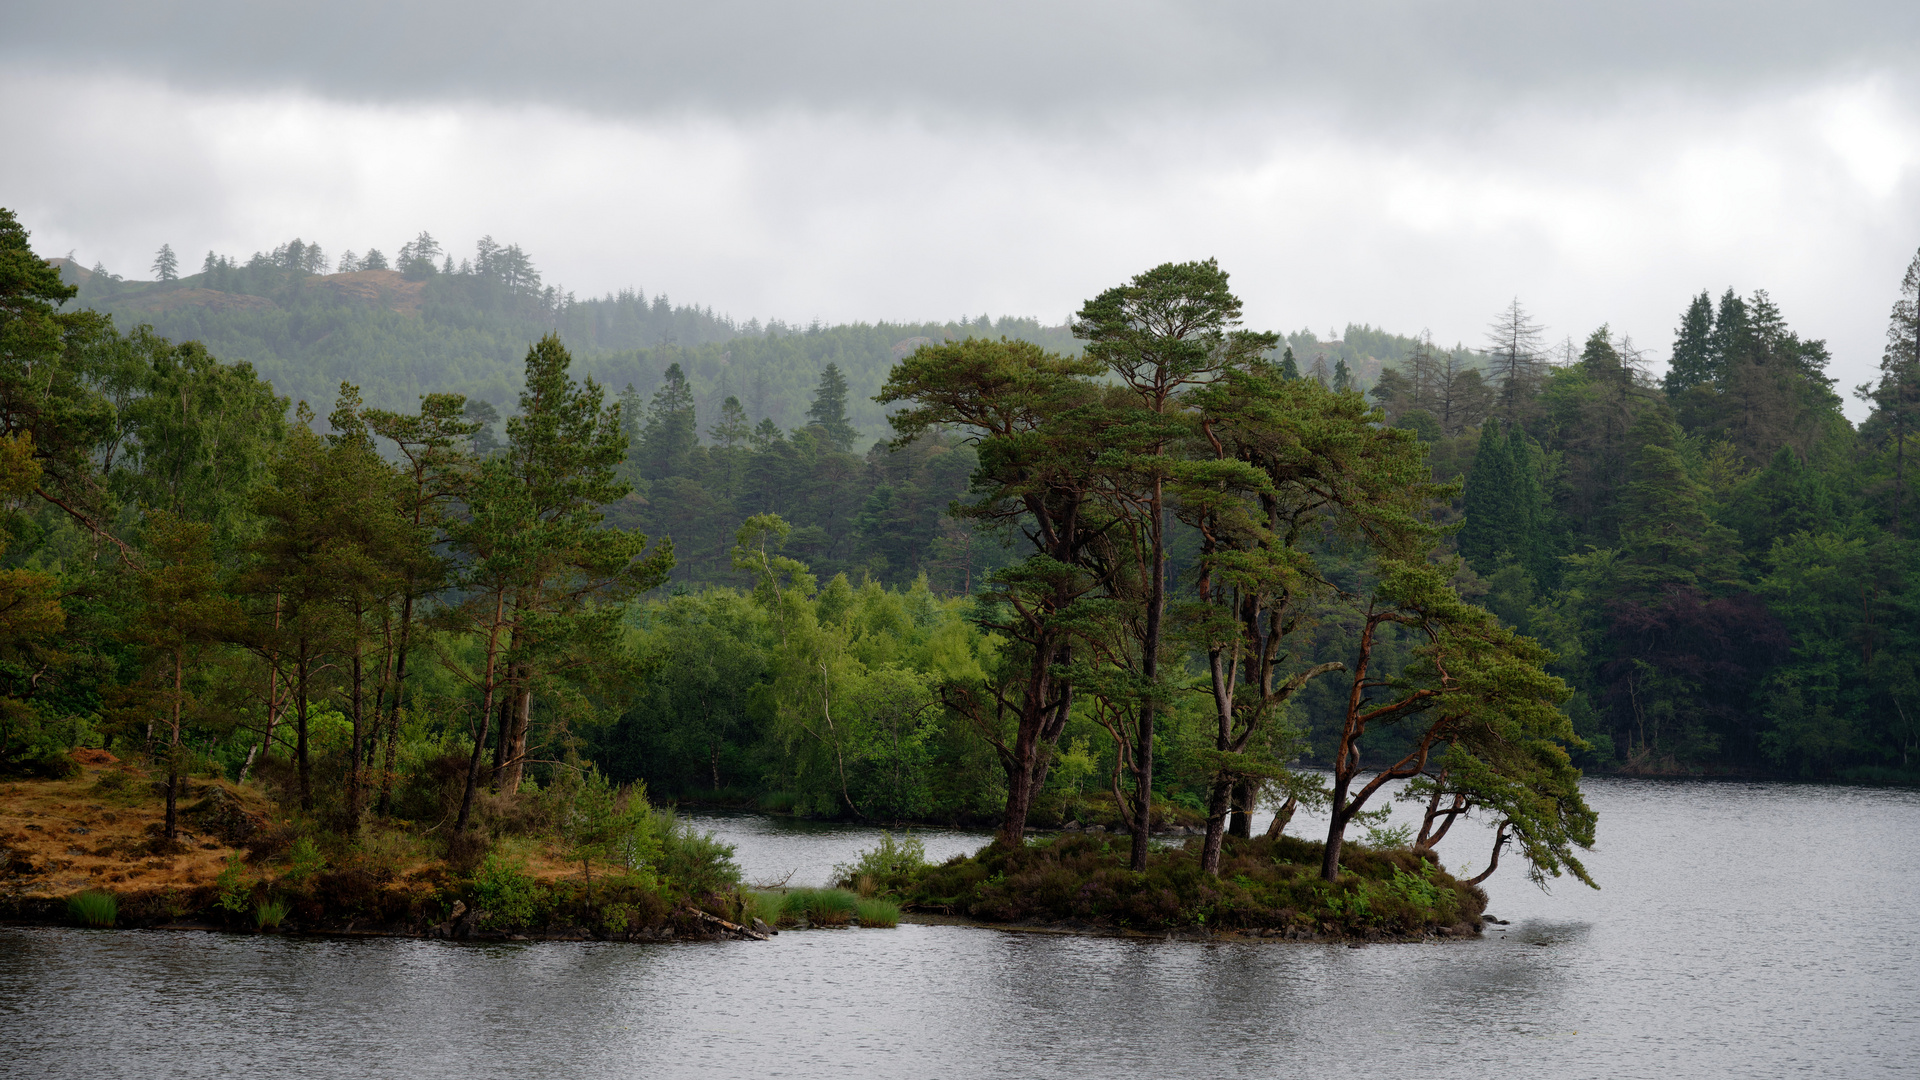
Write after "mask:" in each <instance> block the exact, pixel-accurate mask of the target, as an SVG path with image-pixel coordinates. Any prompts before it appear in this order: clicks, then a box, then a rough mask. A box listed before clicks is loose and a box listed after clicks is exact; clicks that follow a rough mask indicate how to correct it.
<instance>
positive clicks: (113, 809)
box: [0, 751, 746, 940]
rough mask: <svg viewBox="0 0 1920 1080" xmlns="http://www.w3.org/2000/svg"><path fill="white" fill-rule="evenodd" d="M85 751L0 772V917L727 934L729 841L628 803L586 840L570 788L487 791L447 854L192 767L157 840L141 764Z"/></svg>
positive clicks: (735, 912)
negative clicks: (34, 774)
mask: <svg viewBox="0 0 1920 1080" xmlns="http://www.w3.org/2000/svg"><path fill="white" fill-rule="evenodd" d="M90 753H91V756H90V757H89V758H88V760H86V761H84V762H82V763H80V767H79V768H78V769H77V770H70V775H67V776H65V777H62V778H60V779H18V780H12V781H0V918H5V919H10V920H14V921H25V922H48V923H64V924H71V925H83V926H94V927H108V926H118V927H151V926H168V925H174V926H195V927H203V928H219V929H228V930H236V931H276V930H277V931H299V932H319V933H353V934H394V935H419V936H436V937H452V938H482V939H484V938H503V937H514V936H520V937H555V938H601V939H625V940H661V939H668V938H685V937H708V936H715V935H722V936H724V935H727V934H731V933H734V931H731V930H729V929H728V928H727V927H726V926H725V925H724V924H725V923H731V922H733V921H735V920H736V919H738V918H739V917H740V915H741V912H742V911H743V910H744V904H745V896H746V894H745V892H744V891H743V890H742V889H741V888H740V884H739V881H740V875H739V870H738V869H737V867H735V866H734V864H733V862H732V849H731V848H730V847H728V846H726V845H724V844H720V843H718V842H716V841H714V840H713V839H712V838H711V837H707V836H702V835H699V834H697V833H694V832H693V831H691V830H690V829H688V828H686V827H685V826H684V825H683V824H681V823H678V822H676V821H674V820H673V819H672V818H671V816H670V815H666V814H662V813H658V812H650V811H648V810H647V808H646V806H645V803H644V800H643V799H642V801H640V802H638V803H632V802H631V801H630V802H629V804H628V805H627V806H626V807H625V809H624V810H623V816H622V818H621V820H623V821H626V822H627V823H628V826H627V831H625V832H623V833H619V834H617V835H611V834H609V833H608V831H607V830H606V829H604V828H602V829H601V830H600V832H599V833H596V834H595V835H594V837H593V840H594V843H593V844H592V845H591V846H588V845H587V844H586V843H585V842H584V841H582V839H581V829H580V827H579V825H578V818H579V814H578V812H577V800H576V801H575V802H573V803H564V804H563V803H562V802H561V801H560V800H559V799H558V797H557V796H556V795H555V794H554V793H552V792H538V791H523V792H522V793H519V794H517V795H515V796H512V797H503V796H494V797H491V798H490V799H489V800H488V801H487V806H486V808H485V810H486V812H485V813H484V814H482V815H481V816H482V820H483V825H484V828H483V829H482V830H481V831H480V832H479V833H477V834H476V835H475V837H474V839H473V842H471V843H469V844H465V845H462V850H461V852H460V856H461V857H460V858H457V859H449V858H448V857H447V844H446V841H445V838H444V836H443V835H441V834H440V832H439V831H438V830H437V829H436V828H435V826H433V825H432V824H431V823H429V824H426V825H420V824H417V823H414V822H410V821H405V820H399V819H381V818H376V817H369V818H368V819H367V820H365V821H363V822H361V823H360V825H359V828H358V829H356V830H353V831H352V832H351V833H350V834H349V833H346V832H343V831H342V830H339V829H338V828H328V827H327V823H326V822H325V821H323V820H322V819H320V818H318V817H316V816H313V815H302V814H301V813H299V812H298V811H297V810H295V809H292V808H290V807H289V806H288V805H287V803H286V802H284V801H283V800H281V799H279V798H276V797H275V796H276V794H278V793H277V792H276V791H275V790H274V789H273V787H272V785H270V784H245V785H241V784H234V783H232V782H230V781H227V780H224V779H219V778H214V777H198V778H195V779H193V780H191V781H190V782H189V783H188V784H187V786H186V793H185V797H184V798H183V799H182V801H181V815H180V828H179V831H178V835H177V836H176V837H174V838H171V839H169V838H168V837H167V836H166V835H165V829H164V825H163V822H164V819H165V804H164V801H163V796H162V795H161V794H160V793H159V792H158V791H156V790H155V787H156V785H155V782H154V777H153V776H152V775H151V774H150V771H149V770H148V769H146V768H144V767H143V766H142V765H141V764H139V763H138V762H132V761H119V760H116V759H114V758H113V757H112V756H111V755H105V754H101V753H100V752H98V751H93V752H90ZM637 798H642V797H640V796H639V795H637V794H635V795H632V796H630V800H631V799H637ZM627 810H630V811H632V812H631V813H627V812H626V811H627ZM716 919H717V920H720V921H718V922H716V921H715V920H716Z"/></svg>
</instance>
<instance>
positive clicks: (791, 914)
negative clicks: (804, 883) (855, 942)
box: [780, 889, 860, 927]
mask: <svg viewBox="0 0 1920 1080" xmlns="http://www.w3.org/2000/svg"><path fill="white" fill-rule="evenodd" d="M859 903H860V898H859V897H857V896H855V895H854V894H852V893H850V892H848V891H847V890H845V889H795V890H793V891H792V892H790V893H788V894H787V899H786V902H785V903H783V904H782V905H781V908H780V921H781V924H782V925H784V926H795V925H798V924H799V923H800V922H801V921H802V920H805V922H806V923H807V925H809V926H814V927H840V926H845V925H847V924H848V923H850V922H852V921H853V917H854V913H855V912H856V911H857V910H858V908H859Z"/></svg>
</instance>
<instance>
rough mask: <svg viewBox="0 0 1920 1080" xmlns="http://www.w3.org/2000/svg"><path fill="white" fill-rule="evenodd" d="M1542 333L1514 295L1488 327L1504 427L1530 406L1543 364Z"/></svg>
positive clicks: (1511, 423)
mask: <svg viewBox="0 0 1920 1080" xmlns="http://www.w3.org/2000/svg"><path fill="white" fill-rule="evenodd" d="M1543 333H1544V330H1543V328H1542V327H1541V325H1540V324H1539V323H1536V322H1534V321H1533V318H1532V316H1530V315H1528V314H1527V312H1526V309H1525V308H1522V307H1521V306H1520V298H1519V297H1517V296H1516V297H1514V299H1513V302H1512V303H1511V304H1509V305H1508V306H1507V309H1506V310H1505V311H1502V312H1501V313H1500V316H1499V318H1497V319H1495V320H1494V321H1493V325H1492V326H1491V327H1489V328H1488V331H1487V342H1488V345H1489V346H1490V348H1489V349H1488V351H1489V352H1490V353H1491V354H1492V356H1493V373H1494V377H1495V378H1496V379H1497V380H1498V381H1499V388H1500V402H1499V409H1498V411H1499V413H1500V417H1501V419H1503V420H1505V421H1506V422H1507V426H1508V427H1513V426H1514V425H1515V424H1517V423H1518V422H1519V421H1520V419H1521V416H1522V414H1524V413H1525V412H1527V410H1528V409H1529V408H1530V407H1531V406H1532V402H1533V398H1534V388H1535V387H1536V386H1537V385H1538V384H1539V381H1540V375H1541V369H1542V368H1544V367H1545V366H1546V358H1545V355H1544V354H1543V352H1542V348H1541V340H1542V337H1541V335H1542V334H1543Z"/></svg>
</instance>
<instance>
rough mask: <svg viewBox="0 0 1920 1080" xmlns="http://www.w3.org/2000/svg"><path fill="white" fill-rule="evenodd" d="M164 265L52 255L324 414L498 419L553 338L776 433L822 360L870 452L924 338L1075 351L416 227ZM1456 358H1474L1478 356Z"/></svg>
mask: <svg viewBox="0 0 1920 1080" xmlns="http://www.w3.org/2000/svg"><path fill="white" fill-rule="evenodd" d="M172 258H173V256H172V253H171V251H170V250H167V251H165V252H163V254H162V255H161V256H160V258H159V260H157V262H156V266H155V267H154V268H153V271H152V272H154V273H156V274H157V275H158V277H159V280H147V281H140V280H129V279H128V278H126V277H122V276H121V275H117V274H114V273H111V272H110V271H108V269H107V268H106V267H104V266H95V267H94V268H93V269H92V270H86V269H82V268H81V267H80V266H78V265H77V264H75V263H74V262H72V261H71V260H67V259H55V260H53V261H54V262H55V263H56V264H57V265H59V266H60V268H61V273H62V276H63V277H64V278H65V280H66V281H67V283H68V284H71V285H77V286H78V287H79V288H80V295H79V297H78V298H77V303H78V305H79V306H82V307H88V308H92V309H94V310H97V311H102V312H105V313H107V314H110V315H112V316H113V318H114V321H115V323H116V324H117V325H118V327H119V328H120V330H121V331H122V332H127V331H131V330H132V329H133V328H134V327H136V326H139V325H141V324H150V325H151V326H152V327H153V328H154V331H155V332H156V333H158V334H160V335H161V336H162V337H166V338H169V339H171V340H174V341H200V342H202V343H204V344H205V345H206V346H207V349H208V351H210V352H211V353H212V354H213V355H215V356H218V357H220V358H221V359H223V360H227V361H240V360H244V361H247V362H249V363H251V364H252V365H253V367H254V370H255V371H257V372H259V373H260V375H261V376H262V377H264V378H265V379H266V380H267V381H268V382H270V383H272V384H273V386H274V388H275V389H277V390H278V391H279V392H280V393H282V394H285V395H287V396H288V397H290V398H291V399H292V400H294V401H306V402H308V403H309V404H310V405H312V406H313V407H314V408H315V409H316V411H319V412H322V413H324V412H325V411H326V408H327V407H328V404H329V403H331V402H332V401H333V398H334V395H335V394H336V393H337V391H338V389H339V386H340V383H341V382H342V381H345V382H349V383H352V384H354V385H356V386H358V387H359V388H360V391H361V394H362V395H363V396H364V397H365V399H366V401H367V402H368V403H369V404H371V405H374V406H376V407H381V408H392V409H410V408H412V407H413V405H414V403H415V402H416V401H417V400H418V399H419V396H420V395H421V394H426V393H434V392H451V393H458V394H464V395H466V396H467V397H469V398H474V399H480V400H485V401H488V402H491V403H492V404H493V405H494V406H496V407H497V408H499V409H500V410H501V411H502V412H505V411H508V407H509V406H510V405H511V403H512V402H513V400H514V396H515V395H516V394H517V393H518V392H519V389H520V377H521V361H522V359H523V358H524V356H525V354H526V350H527V346H528V345H529V344H531V343H532V342H533V341H535V340H537V339H538V338H539V337H541V336H542V335H543V334H546V333H549V332H557V333H558V334H559V335H560V338H561V340H563V341H565V342H566V343H567V346H568V348H569V349H570V350H572V352H573V354H574V356H575V358H576V363H577V364H578V366H579V370H580V371H581V372H582V373H583V374H588V375H592V376H593V377H594V378H595V379H597V380H598V381H600V382H601V383H603V384H605V385H607V386H608V387H610V388H611V389H612V390H614V391H615V392H618V391H621V390H623V389H624V388H625V387H627V386H629V385H631V386H632V387H633V388H634V389H635V390H636V391H638V392H639V393H640V394H641V395H643V396H646V395H651V394H652V393H653V392H654V391H655V390H656V389H658V388H659V387H660V385H661V383H662V381H663V378H664V373H665V372H666V370H667V369H668V368H669V367H671V366H672V365H674V364H676V363H677V364H679V365H680V368H681V370H682V372H683V373H684V374H685V377H686V380H687V386H688V388H689V389H690V390H691V392H692V394H693V402H694V404H695V407H696V410H697V412H698V414H699V415H700V416H701V417H702V418H703V419H704V418H711V417H717V416H718V415H719V412H720V406H721V405H722V404H723V403H724V402H725V401H726V399H727V398H728V397H738V398H739V399H740V402H741V404H742V405H743V406H744V407H745V408H746V410H747V415H748V418H749V420H751V421H753V422H755V423H757V422H759V421H760V420H762V419H770V420H772V421H773V422H774V424H776V425H778V426H779V427H781V428H783V429H792V428H795V427H799V426H802V425H803V424H804V423H805V419H806V414H807V409H808V406H809V404H810V402H811V400H812V395H813V391H814V389H815V386H816V384H817V382H818V380H819V377H820V373H821V372H822V371H823V370H824V369H825V368H826V366H827V365H828V364H833V365H835V366H836V367H838V369H839V370H840V373H841V374H842V376H843V377H844V378H845V379H846V380H847V385H848V400H847V418H848V421H849V422H850V423H851V424H852V425H853V427H854V429H855V430H857V431H858V432H860V434H861V437H862V438H863V439H865V440H867V441H869V442H870V441H872V440H876V439H883V438H887V437H889V435H890V432H889V430H888V428H887V423H886V417H885V414H884V412H883V411H882V410H881V408H880V406H878V405H877V404H875V403H874V401H873V400H872V399H873V395H874V393H876V392H877V391H878V390H879V388H880V385H881V383H882V382H883V381H885V379H886V373H887V371H888V370H889V369H890V368H891V367H892V366H893V365H894V364H895V363H896V362H898V361H899V360H900V358H901V357H903V356H905V355H906V354H907V353H909V352H911V351H913V349H914V348H915V347H917V346H919V345H921V344H925V343H929V342H938V341H949V340H955V339H959V338H965V337H970V336H975V335H980V336H993V337H999V336H1006V337H1010V338H1014V339H1017V340H1022V341H1031V342H1034V343H1036V344H1039V345H1043V346H1045V347H1046V348H1049V349H1052V350H1055V351H1058V352H1065V353H1078V352H1079V350H1080V343H1079V342H1077V341H1075V340H1074V338H1073V335H1072V334H1071V333H1070V332H1069V331H1068V329H1067V327H1065V326H1064V325H1062V326H1042V325H1041V324H1040V322H1039V321H1038V320H1037V319H1032V318H1009V317H1002V318H997V319H996V318H990V317H988V316H986V315H981V316H976V317H973V318H965V317H963V318H962V319H957V320H953V321H948V322H925V323H893V322H879V323H852V324H842V325H836V326H822V325H819V324H814V325H811V326H806V327H798V326H790V325H787V324H785V323H782V322H780V321H778V320H774V321H771V322H766V323H762V322H760V321H759V320H758V319H748V320H747V321H745V322H737V321H735V320H734V319H733V318H731V317H729V316H727V315H723V314H716V313H715V312H714V310H713V309H712V308H711V307H701V306H695V305H691V304H676V303H674V302H673V301H672V300H670V299H669V298H668V297H667V296H666V295H664V294H656V295H654V296H652V297H648V296H647V294H646V293H645V291H644V290H640V289H632V290H623V291H621V292H618V293H612V294H609V295H606V296H602V297H598V298H590V299H584V300H583V299H579V298H577V297H575V296H574V295H573V294H572V293H571V292H568V291H565V290H564V289H562V288H560V287H557V286H553V285H548V284H546V283H545V281H544V278H543V275H542V274H541V272H540V270H539V268H538V267H537V266H536V265H535V264H534V262H533V260H532V258H531V257H530V256H528V255H527V253H526V252H524V251H522V250H521V249H520V248H519V247H518V246H517V245H507V246H504V247H503V246H501V245H499V244H496V243H494V242H493V241H492V240H491V238H488V239H483V240H481V241H480V242H479V244H478V245H477V246H476V248H475V251H474V254H473V255H472V256H469V257H466V258H462V259H460V260H458V261H455V259H454V258H453V256H452V255H450V254H449V253H447V252H445V251H444V250H442V249H441V248H440V245H439V244H438V243H437V242H435V241H434V240H433V238H432V237H431V236H429V235H427V234H424V233H423V234H421V236H419V237H416V238H415V239H414V240H412V241H409V242H408V243H407V244H406V245H403V246H402V247H401V249H400V254H399V255H398V256H397V257H396V258H395V259H393V260H389V259H388V258H387V257H386V256H384V255H383V254H382V253H380V252H379V251H369V252H367V253H366V254H365V255H364V256H360V255H355V253H353V252H351V251H348V252H345V253H344V254H343V255H342V256H341V257H340V258H339V259H338V260H332V259H329V258H328V257H327V255H326V253H325V252H324V251H323V249H321V247H320V246H319V245H317V244H307V243H304V242H302V241H300V240H298V239H295V240H292V241H289V242H287V243H285V244H282V245H280V246H279V247H277V248H275V249H274V250H273V251H269V252H256V253H255V254H254V255H253V256H252V257H250V258H248V259H247V260H245V261H244V262H242V261H240V260H237V259H233V258H229V257H224V256H220V255H216V254H214V253H212V252H209V253H208V254H207V256H206V258H205V260H204V261H203V262H202V264H201V267H200V270H199V271H198V272H196V273H191V274H181V273H179V272H178V271H179V270H180V269H181V268H180V267H179V266H178V263H177V260H176V261H175V262H174V263H173V265H172V266H171V267H169V266H168V265H167V260H169V259H172ZM1328 334H1329V336H1328V338H1326V339H1322V338H1319V337H1318V336H1316V335H1315V334H1314V333H1313V332H1312V331H1309V330H1300V331H1296V332H1294V333H1291V334H1288V335H1287V336H1286V342H1287V345H1288V347H1290V348H1292V349H1293V350H1294V353H1295V355H1296V356H1297V357H1298V362H1299V367H1300V370H1301V372H1302V373H1303V374H1314V373H1316V372H1318V373H1320V374H1322V375H1323V381H1325V382H1327V383H1328V384H1330V385H1347V386H1351V387H1352V388H1354V389H1358V390H1363V391H1364V390H1367V389H1369V388H1371V387H1372V386H1374V384H1375V382H1376V381H1377V380H1378V378H1379V376H1380V373H1381V371H1382V369H1383V367H1392V366H1394V365H1395V364H1397V363H1400V362H1401V361H1402V359H1403V358H1404V357H1406V356H1408V355H1409V354H1410V353H1412V352H1414V351H1415V349H1416V347H1417V346H1418V345H1419V340H1418V339H1416V338H1412V337H1407V336H1404V335H1399V334H1393V333H1389V332H1387V331H1385V330H1380V329H1375V328H1374V327H1372V326H1370V325H1366V324H1349V325H1348V326H1347V327H1346V328H1345V329H1344V330H1342V331H1340V332H1339V334H1338V336H1333V335H1334V332H1333V331H1329V332H1328ZM1454 353H1455V354H1456V355H1458V356H1459V357H1461V358H1462V360H1463V362H1465V363H1468V364H1472V365H1474V366H1484V365H1485V359H1484V357H1483V356H1481V355H1480V354H1477V353H1473V352H1470V351H1468V350H1465V349H1462V348H1460V347H1456V348H1455V350H1454ZM1316 365H1317V367H1316ZM1343 373H1344V374H1343ZM1343 378H1344V379H1345V382H1344V383H1343V382H1342V381H1341V380H1342V379H1343Z"/></svg>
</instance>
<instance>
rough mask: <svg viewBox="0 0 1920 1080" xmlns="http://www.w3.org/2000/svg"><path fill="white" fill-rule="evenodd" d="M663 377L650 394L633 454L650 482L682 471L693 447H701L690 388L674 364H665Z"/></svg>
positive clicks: (685, 378) (677, 365)
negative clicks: (638, 443) (649, 400)
mask: <svg viewBox="0 0 1920 1080" xmlns="http://www.w3.org/2000/svg"><path fill="white" fill-rule="evenodd" d="M664 374H665V376H666V381H665V382H664V383H662V384H661V386H660V389H658V390H655V391H654V392H653V402H652V404H650V405H649V406H648V407H647V418H646V422H645V423H644V424H643V425H642V426H641V428H640V445H639V446H637V447H635V451H634V458H635V459H636V460H637V462H638V464H639V465H640V468H641V470H642V475H643V476H645V477H646V478H647V479H649V480H658V479H659V478H661V477H663V476H677V475H679V474H681V473H683V472H685V471H686V469H687V465H688V459H689V457H690V456H691V455H692V453H693V449H694V447H696V446H698V445H699V444H700V435H699V431H698V427H697V424H696V422H695V417H694V407H693V388H692V387H691V386H688V385H687V377H686V375H685V373H683V372H682V371H681V370H680V365H679V364H677V363H675V364H669V365H667V370H666V372H665V373H664Z"/></svg>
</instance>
